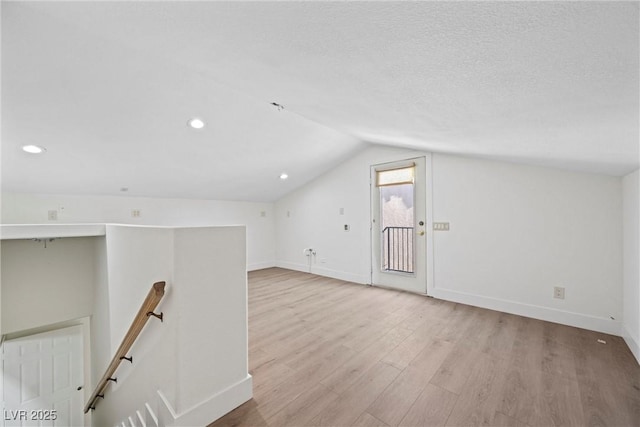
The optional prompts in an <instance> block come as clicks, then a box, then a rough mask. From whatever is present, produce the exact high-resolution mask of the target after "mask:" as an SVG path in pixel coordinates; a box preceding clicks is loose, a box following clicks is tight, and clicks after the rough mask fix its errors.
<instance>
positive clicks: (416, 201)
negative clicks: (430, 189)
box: [371, 157, 427, 293]
mask: <svg viewBox="0 0 640 427" xmlns="http://www.w3.org/2000/svg"><path fill="white" fill-rule="evenodd" d="M425 163H426V162H425V158H424V157H418V158H415V159H409V160H406V161H401V162H393V163H385V164H379V165H374V166H372V167H371V241H372V245H371V246H372V257H371V258H372V268H371V283H372V284H373V285H381V286H389V287H393V288H398V289H402V290H407V291H412V292H420V293H426V292H427V281H426V231H427V227H426V224H427V218H426V182H425V177H426V172H425Z"/></svg>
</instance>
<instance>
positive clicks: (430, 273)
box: [369, 152, 435, 296]
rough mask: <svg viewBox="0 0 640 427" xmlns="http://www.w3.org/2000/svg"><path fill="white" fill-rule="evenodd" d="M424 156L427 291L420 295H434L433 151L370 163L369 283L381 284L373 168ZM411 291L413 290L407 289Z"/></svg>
mask: <svg viewBox="0 0 640 427" xmlns="http://www.w3.org/2000/svg"><path fill="white" fill-rule="evenodd" d="M418 157H423V158H424V161H425V162H424V163H425V167H424V175H423V176H422V179H424V183H425V191H426V196H425V203H426V206H425V215H426V218H425V232H426V236H425V252H426V253H425V258H426V260H425V270H426V271H425V279H426V282H427V283H426V292H425V293H419V294H420V295H427V296H432V295H433V290H434V288H435V274H434V241H433V155H432V153H424V152H413V153H412V152H409V153H407V154H406V155H404V156H401V157H397V158H394V159H386V160H382V161H380V162H376V163H371V164H370V165H369V284H370V285H371V286H380V285H375V284H374V283H373V269H374V268H376V266H374V256H373V246H374V244H373V219H374V212H373V208H374V203H373V200H372V196H371V195H372V194H373V185H375V183H374V182H373V179H372V175H373V174H372V173H371V170H372V169H373V168H374V167H376V166H381V165H385V164H387V163H388V164H392V163H402V162H410V161H411V160H412V159H415V158H418ZM405 292H411V291H405Z"/></svg>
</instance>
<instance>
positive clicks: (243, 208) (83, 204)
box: [1, 193, 275, 270]
mask: <svg viewBox="0 0 640 427" xmlns="http://www.w3.org/2000/svg"><path fill="white" fill-rule="evenodd" d="M1 208H2V216H1V218H2V223H3V224H44V223H66V224H70V223H118V224H135V225H162V226H209V225H246V226H247V242H248V269H249V270H255V269H259V268H266V267H272V266H273V265H274V264H275V248H274V244H273V242H274V240H275V221H274V216H273V204H272V203H253V202H237V201H219V200H191V199H158V198H142V197H115V196H65V195H37V194H24V193H3V194H2V206H1ZM134 209H135V210H140V217H138V218H133V217H132V216H131V211H132V210H134ZM49 210H56V211H58V220H57V221H49V220H48V216H47V213H48V211H49ZM262 212H264V215H265V216H261V214H262Z"/></svg>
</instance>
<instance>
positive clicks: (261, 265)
mask: <svg viewBox="0 0 640 427" xmlns="http://www.w3.org/2000/svg"><path fill="white" fill-rule="evenodd" d="M275 266H276V262H275V261H264V262H256V263H253V264H249V265H247V271H254V270H262V269H264V268H271V267H275Z"/></svg>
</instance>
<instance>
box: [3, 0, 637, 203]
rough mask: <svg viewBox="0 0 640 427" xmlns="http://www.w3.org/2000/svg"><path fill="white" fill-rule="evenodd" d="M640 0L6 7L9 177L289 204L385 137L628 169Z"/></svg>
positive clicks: (51, 185)
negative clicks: (200, 123)
mask: <svg viewBox="0 0 640 427" xmlns="http://www.w3.org/2000/svg"><path fill="white" fill-rule="evenodd" d="M638 10H639V4H638V3H637V2H598V3H594V2H557V3H554V2H512V3H508V2H474V3H470V2H397V3H396V2H295V3H290V2H250V3H245V2H88V1H83V2H55V1H45V2H6V1H5V2H2V11H1V12H2V186H3V189H4V190H5V191H20V192H39V193H65V194H122V193H120V188H121V187H127V188H129V192H128V193H127V194H130V195H144V196H157V197H194V198H214V199H229V200H255V201H272V200H276V199H278V198H279V197H281V196H282V195H284V194H286V193H287V192H289V191H291V190H292V189H294V188H296V187H298V186H300V185H302V184H304V183H305V182H308V181H309V180H311V179H313V178H314V177H316V176H318V175H320V174H322V173H323V172H325V171H327V170H328V169H330V168H331V167H333V166H334V165H335V164H336V163H337V162H340V161H343V160H344V159H346V158H348V157H349V156H351V155H353V153H355V152H357V151H358V150H361V149H362V148H363V147H364V146H366V144H367V143H374V144H385V145H392V146H402V147H409V148H416V149H421V150H429V151H435V152H446V153H459V154H463V155H472V156H480V157H488V158H496V159H504V160H509V161H519V162H524V163H531V164H539V165H549V166H555V167H562V168H567V169H573V170H581V171H587V172H596V173H606V174H612V175H623V174H625V173H628V172H630V171H632V170H634V169H636V168H638V165H639V159H638V143H639V136H638V133H639V126H640V124H639V93H640V86H639V69H640V68H639V60H638V58H639V37H640V33H639V13H638ZM272 102H276V103H279V104H281V105H282V106H284V109H278V108H275V107H274V106H273V105H271V103H272ZM196 116H197V117H202V118H203V119H204V120H205V122H206V126H205V128H204V129H201V130H197V131H196V130H193V129H191V128H188V127H187V126H186V122H187V120H188V119H189V118H191V117H196ZM25 144H37V145H41V146H44V147H46V149H47V152H46V153H45V154H44V155H39V156H34V155H29V154H27V153H24V152H22V151H21V149H20V148H21V147H22V146H23V145H25ZM281 172H286V173H288V174H289V176H290V178H289V179H288V180H286V181H281V180H280V179H279V178H278V177H279V175H280V173H281Z"/></svg>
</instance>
